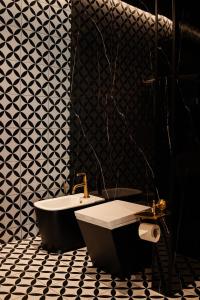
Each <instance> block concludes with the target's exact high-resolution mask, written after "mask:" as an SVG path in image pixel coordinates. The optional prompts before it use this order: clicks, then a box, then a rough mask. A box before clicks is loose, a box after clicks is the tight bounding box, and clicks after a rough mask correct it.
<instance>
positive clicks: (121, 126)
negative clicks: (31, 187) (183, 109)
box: [70, 0, 171, 191]
mask: <svg viewBox="0 0 200 300" xmlns="http://www.w3.org/2000/svg"><path fill="white" fill-rule="evenodd" d="M158 28H159V33H158V36H159V39H161V40H166V39H169V37H170V36H171V22H170V20H169V19H167V18H164V17H159V25H158ZM72 45H73V47H72V49H73V51H72V55H73V58H72V85H71V99H72V101H71V122H70V123H71V128H70V130H71V132H70V149H71V151H70V161H71V163H70V166H71V167H70V176H71V184H73V183H74V181H75V177H74V176H75V174H76V173H77V172H79V171H85V172H86V173H87V174H88V179H89V180H88V181H89V187H90V190H95V189H97V181H98V180H100V181H101V183H102V185H103V187H107V188H108V187H115V186H121V187H133V188H134V187H135V188H140V189H142V190H153V191H154V184H155V182H154V180H153V174H152V169H154V162H155V157H154V155H155V146H154V143H155V136H154V129H155V115H154V112H155V97H154V95H155V93H154V92H155V87H154V86H151V85H150V86H149V85H148V84H146V80H147V82H148V79H149V78H152V77H153V76H154V73H155V66H154V58H155V56H154V55H155V17H154V15H152V14H150V13H146V12H145V11H143V10H139V9H138V8H136V7H134V6H130V5H128V4H126V3H124V2H121V1H100V0H98V1H92V2H91V1H87V0H82V1H75V0H74V1H73V2H72ZM151 168H152V169H151Z"/></svg>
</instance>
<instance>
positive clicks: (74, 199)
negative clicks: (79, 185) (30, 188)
mask: <svg viewBox="0 0 200 300" xmlns="http://www.w3.org/2000/svg"><path fill="white" fill-rule="evenodd" d="M83 196H84V195H83V193H78V194H74V195H67V196H62V197H57V198H52V199H46V200H40V201H37V202H35V203H34V206H35V207H37V208H39V209H43V210H48V211H57V210H64V209H70V208H74V207H76V208H77V207H81V206H85V205H90V204H95V203H99V202H102V201H105V199H104V198H101V197H97V196H93V195H90V197H89V198H84V197H83Z"/></svg>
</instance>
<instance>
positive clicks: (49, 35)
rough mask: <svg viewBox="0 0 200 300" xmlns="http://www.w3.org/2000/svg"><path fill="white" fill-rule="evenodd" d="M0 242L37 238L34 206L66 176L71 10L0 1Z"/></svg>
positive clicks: (62, 4)
mask: <svg viewBox="0 0 200 300" xmlns="http://www.w3.org/2000/svg"><path fill="white" fill-rule="evenodd" d="M0 11H1V14H0V24H1V26H0V27H1V30H0V32H1V33H0V74H1V80H0V164H1V165H0V195H1V220H2V221H1V227H0V236H1V237H0V239H1V242H3V241H10V240H11V237H12V233H13V236H15V237H17V238H21V237H28V236H34V235H35V234H36V233H37V227H36V223H35V222H36V220H35V215H34V208H33V202H34V201H37V200H39V199H46V198H48V197H50V196H51V195H50V193H49V192H50V190H51V189H52V193H54V194H55V195H61V194H62V183H63V181H64V179H65V180H66V179H67V177H68V174H69V172H68V168H69V165H68V161H69V153H68V147H69V142H68V131H69V107H68V103H69V101H70V100H69V89H70V51H71V50H70V49H71V8H70V3H69V2H68V1H66V0H64V1H60V0H57V1H56V0H52V1H46V0H41V1H40V0H38V1H28V0H19V1H17V0H16V1H11V2H10V1H7V0H2V1H1V2H0Z"/></svg>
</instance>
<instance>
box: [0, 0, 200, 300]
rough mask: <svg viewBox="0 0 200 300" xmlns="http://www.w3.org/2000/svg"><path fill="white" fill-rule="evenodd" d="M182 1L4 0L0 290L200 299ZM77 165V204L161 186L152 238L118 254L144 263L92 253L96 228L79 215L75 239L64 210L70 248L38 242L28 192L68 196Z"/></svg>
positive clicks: (193, 109) (193, 53) (110, 200)
mask: <svg viewBox="0 0 200 300" xmlns="http://www.w3.org/2000/svg"><path fill="white" fill-rule="evenodd" d="M179 2H180V1H176V0H171V1H161V0H142V1H141V0H125V1H121V0H93V1H91V0H78V1H77V0H15V1H8V0H2V1H1V2H0V12H1V14H0V29H1V30H0V72H1V79H0V300H3V299H23V300H25V299H74V300H75V299H76V300H79V299H85V300H89V299H93V300H98V299H111V300H115V299H116V300H117V299H120V300H121V299H127V300H128V299H165V300H168V299H199V297H200V261H199V260H200V254H199V253H200V251H199V250H200V249H199V245H200V235H199V234H198V228H199V226H200V221H199V215H198V212H199V206H200V204H199V202H198V184H199V180H200V152H199V147H200V141H199V137H200V123H199V122H200V118H199V117H200V102H199V101H200V100H199V93H200V90H199V80H200V77H199V76H200V75H199V67H200V66H199V64H200V59H199V55H198V54H199V46H200V24H199V22H200V21H199V16H198V8H197V3H196V2H195V1H194V0H191V1H187V2H186V1H181V3H179ZM84 174H86V176H85V175H84ZM77 175H81V176H77ZM83 178H84V179H85V180H86V181H87V190H88V193H89V196H90V198H88V199H90V200H91V201H92V199H97V198H98V197H99V198H98V199H100V200H99V201H100V202H99V203H95V205H93V206H91V207H89V208H88V207H87V208H83V207H85V206H84V205H86V206H87V204H86V203H87V198H86V199H85V198H83V199H82V200H81V202H82V203H81V207H80V209H81V208H83V209H82V210H80V212H81V211H82V212H83V211H86V210H87V209H90V210H91V211H92V209H94V208H95V207H97V206H99V209H98V210H99V212H100V211H101V209H100V208H101V207H103V205H104V207H107V208H109V209H111V210H110V215H113V213H114V207H115V204H116V201H120V202H117V203H120V205H124V203H125V204H127V203H128V204H127V205H128V207H131V205H134V204H137V205H142V206H148V207H150V208H152V211H153V206H154V205H158V204H159V200H160V199H164V200H165V203H166V209H165V213H164V216H163V215H162V214H161V217H160V218H159V217H158V218H157V219H156V223H158V224H159V226H160V228H161V237H160V239H159V241H157V242H155V243H151V242H146V243H145V245H147V248H145V251H146V252H144V253H143V252H141V253H142V254H140V255H139V253H138V252H137V253H136V252H135V253H134V247H136V248H137V246H135V245H133V251H132V250H131V251H132V252H131V253H130V256H127V257H126V262H125V263H127V261H128V263H129V262H130V264H131V262H132V261H133V262H138V261H141V263H142V262H143V261H145V260H146V257H150V256H151V259H150V260H151V264H150V266H148V267H145V268H142V269H141V270H136V272H133V274H128V276H126V277H125V278H120V277H118V276H115V274H112V272H108V271H107V270H103V269H101V266H100V267H99V266H98V264H97V266H95V264H93V261H92V259H91V257H92V256H91V254H92V252H93V249H92V247H93V245H92V246H91V244H96V243H97V245H98V236H97V235H93V234H92V233H91V237H92V240H91V241H90V240H89V239H87V237H86V236H84V234H85V232H86V235H87V231H90V228H88V227H87V226H85V225H84V224H82V223H83V222H82V221H80V224H81V225H80V227H81V226H83V227H82V228H83V231H81V232H82V233H83V237H84V239H81V240H79V241H78V242H77V240H76V239H74V236H75V231H76V230H78V229H77V228H79V227H77V226H79V225H78V223H75V225H74V223H73V224H72V223H70V222H71V218H72V214H70V215H67V217H65V215H64V214H62V216H60V215H59V220H63V224H64V225H65V224H66V223H65V222H68V221H69V223H68V224H69V226H68V227H69V228H68V227H67V226H63V227H62V228H63V230H62V235H64V236H65V234H66V238H67V242H68V240H69V239H71V240H72V239H74V240H75V242H74V243H75V244H74V245H75V246H74V245H73V249H68V250H67V251H60V249H57V250H58V251H56V250H55V249H54V250H55V251H50V250H51V249H50V250H49V249H47V248H45V247H44V243H43V241H42V235H41V229H40V228H39V222H38V219H39V218H41V219H42V220H46V219H48V217H47V218H46V216H44V215H43V214H41V215H38V214H37V215H36V213H37V210H36V205H37V203H40V204H41V203H42V201H43V200H47V201H49V200H50V199H54V200H56V201H57V204H58V203H59V201H60V203H61V205H63V203H64V202H66V201H68V203H70V201H71V200H69V199H72V201H73V199H76V195H79V194H80V193H83V184H82V180H83ZM86 178H87V179H86ZM75 187H76V189H75ZM71 194H74V195H71ZM71 196H74V198H73V197H71ZM62 197H64V198H62ZM65 197H66V198H65ZM95 197H96V198H95ZM88 201H89V200H88ZM101 201H102V202H101ZM50 203H51V202H50ZM55 203H56V202H55ZM93 204H94V203H93ZM105 205H106V206H105ZM132 207H133V206H132ZM112 208H113V210H112ZM77 209H79V207H78V208H77ZM88 211H89V210H88ZM154 212H155V211H154ZM106 213H107V214H108V215H109V212H108V211H107V212H106ZM106 213H105V214H106ZM121 213H122V212H121ZM56 214H57V213H56ZM74 215H75V214H74V212H73V218H74ZM76 216H77V217H78V216H80V213H79V211H78V212H77V213H76ZM73 222H74V219H73ZM75 222H76V219H75ZM136 223H137V222H136ZM52 224H53V225H52V228H51V230H50V231H49V239H50V240H51V238H52V239H53V236H54V230H55V228H56V222H55V219H54V223H52ZM73 226H75V227H73ZM92 228H93V227H92ZM131 228H132V227H131ZM70 230H71V234H70V235H69V234H68V232H70ZM134 230H135V227H134V225H133V235H132V236H131V238H130V237H128V240H126V243H124V244H123V245H124V248H126V249H128V248H130V247H132V244H131V243H132V242H131V239H132V237H133V236H134V235H135V238H136V240H134V242H135V243H136V244H137V243H140V240H139V238H138V236H137V237H136V235H137V233H136V232H134ZM95 232H96V231H95ZM120 234H121V233H120ZM62 235H61V233H60V232H58V233H57V234H56V237H57V236H61V239H62ZM129 238H130V240H129ZM85 241H87V243H88V244H87V243H85ZM79 242H80V244H79ZM76 243H77V244H76ZM87 246H88V247H87ZM58 248H59V247H58ZM102 248H103V247H102ZM122 248H123V247H122ZM131 249H132V248H131ZM98 251H100V255H101V254H102V253H103V252H101V251H103V249H101V243H100V244H99V247H98ZM122 251H123V250H122ZM127 251H128V250H127ZM129 252H130V251H129ZM143 254H144V255H143ZM102 256H103V254H102ZM123 259H124V258H123ZM123 261H125V260H123ZM114 263H115V262H114Z"/></svg>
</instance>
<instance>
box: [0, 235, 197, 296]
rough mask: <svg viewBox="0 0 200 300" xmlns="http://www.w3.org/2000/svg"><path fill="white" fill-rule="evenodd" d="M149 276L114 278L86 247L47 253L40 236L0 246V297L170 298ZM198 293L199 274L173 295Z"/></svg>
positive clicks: (147, 272)
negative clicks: (99, 266) (153, 285)
mask: <svg viewBox="0 0 200 300" xmlns="http://www.w3.org/2000/svg"><path fill="white" fill-rule="evenodd" d="M183 267H184V266H183ZM198 267H199V266H198ZM193 268H194V269H195V264H194V265H193ZM194 272H195V270H194ZM150 278H151V272H150V270H149V271H148V270H147V271H146V273H145V274H141V273H138V274H136V275H132V276H131V278H129V279H127V280H124V281H123V280H119V279H118V278H114V277H112V276H111V275H110V274H107V273H105V272H103V271H100V270H98V269H96V268H94V267H93V266H92V262H91V260H90V257H89V255H88V253H87V249H86V248H81V249H78V250H76V251H71V252H66V253H63V254H54V253H53V254H48V253H47V252H46V251H45V250H43V249H42V248H41V240H40V238H39V237H37V238H35V239H31V240H23V241H18V242H13V243H9V244H7V245H4V246H1V248H0V300H4V299H5V300H7V299H12V300H25V299H30V300H37V299H38V300H39V299H40V300H43V299H47V300H48V299H49V300H50V299H57V300H60V299H66V300H72V299H73V300H106V299H110V300H125V299H126V300H134V299H148V300H150V299H163V300H169V299H172V298H169V297H168V298H167V297H164V296H163V295H161V294H159V293H157V292H155V291H153V290H151V280H150ZM199 295H200V278H199V281H198V280H197V281H194V283H193V284H191V285H190V286H188V287H187V289H183V290H182V292H181V293H180V294H177V295H175V296H174V297H173V299H200V296H199Z"/></svg>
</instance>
